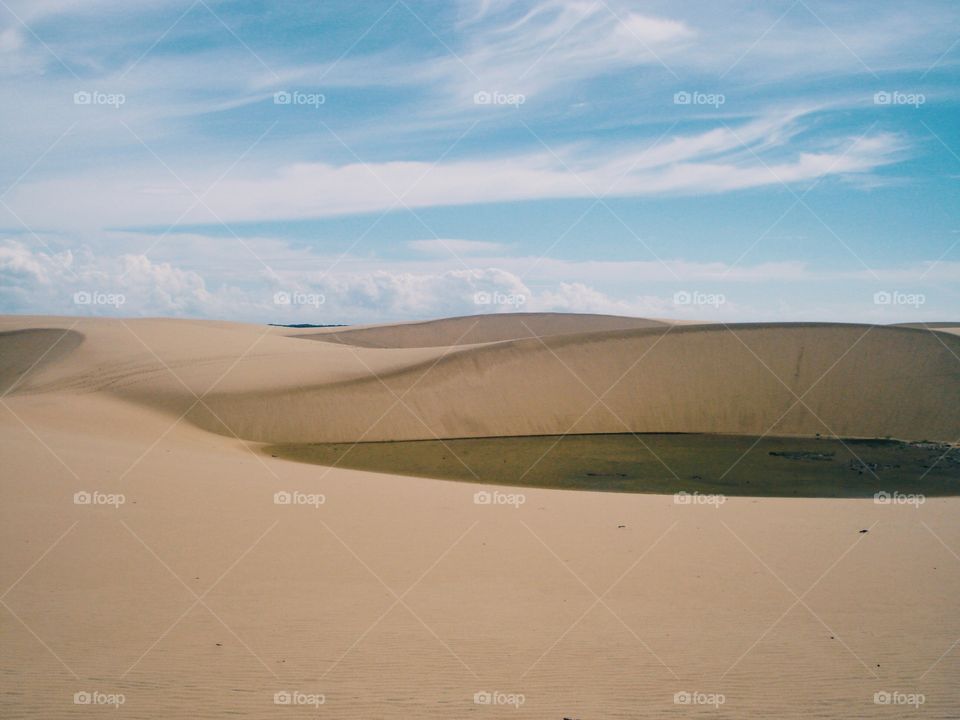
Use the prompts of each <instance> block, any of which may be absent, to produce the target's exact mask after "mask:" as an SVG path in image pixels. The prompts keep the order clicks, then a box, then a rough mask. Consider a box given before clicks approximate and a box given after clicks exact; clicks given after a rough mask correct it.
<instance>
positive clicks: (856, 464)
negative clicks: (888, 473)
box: [847, 460, 900, 475]
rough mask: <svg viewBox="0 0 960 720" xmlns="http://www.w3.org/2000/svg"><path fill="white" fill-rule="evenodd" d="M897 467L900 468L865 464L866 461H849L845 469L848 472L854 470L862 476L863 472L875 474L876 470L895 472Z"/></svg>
mask: <svg viewBox="0 0 960 720" xmlns="http://www.w3.org/2000/svg"><path fill="white" fill-rule="evenodd" d="M899 467H900V466H899V465H891V464H889V463H875V462H867V461H866V460H851V461H850V462H849V463H847V468H848V469H849V470H856V471H857V472H858V473H860V474H861V475H863V471H864V470H869V471H871V472H876V471H877V470H896V469H898V468H899Z"/></svg>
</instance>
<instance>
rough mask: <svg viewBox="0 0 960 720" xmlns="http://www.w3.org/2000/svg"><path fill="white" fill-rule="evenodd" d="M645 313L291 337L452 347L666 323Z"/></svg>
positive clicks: (464, 320)
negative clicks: (640, 316) (636, 315)
mask: <svg viewBox="0 0 960 720" xmlns="http://www.w3.org/2000/svg"><path fill="white" fill-rule="evenodd" d="M668 325H670V323H667V322H663V321H661V320H652V319H648V318H634V317H621V316H617V315H595V314H575V313H498V314H495V315H467V316H463V317H453V318H442V319H439V320H427V321H424V322H413V323H397V324H394V325H374V326H368V327H360V328H338V329H335V330H329V329H324V330H323V331H322V332H313V333H301V334H297V335H291V337H296V338H301V339H305V340H319V341H323V342H338V343H343V344H345V345H353V346H355V347H367V348H414V347H454V346H461V345H475V344H480V343H490V342H503V341H506V340H518V339H522V338H531V337H549V336H553V335H568V334H572V333H583V332H601V331H605V330H627V329H641V328H656V327H661V328H663V327H667V326H668Z"/></svg>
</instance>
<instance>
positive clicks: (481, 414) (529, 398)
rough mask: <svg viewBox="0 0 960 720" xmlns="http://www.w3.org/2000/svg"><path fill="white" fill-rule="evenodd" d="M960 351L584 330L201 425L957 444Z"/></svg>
mask: <svg viewBox="0 0 960 720" xmlns="http://www.w3.org/2000/svg"><path fill="white" fill-rule="evenodd" d="M955 354H956V355H960V338H957V339H955V338H954V337H953V336H950V335H946V334H938V335H937V336H934V334H933V333H930V332H927V331H922V330H913V329H906V328H897V327H889V326H869V325H837V324H745V325H732V326H729V327H726V326H685V327H676V326H668V327H666V328H654V329H638V330H618V331H607V332H600V333H580V334H572V335H559V336H554V337H549V338H543V339H541V338H535V339H524V340H513V341H508V342H502V343H494V344H490V345H482V346H475V347H469V348H460V349H457V350H456V351H453V352H450V353H449V354H446V355H443V356H441V357H440V358H439V359H438V360H433V361H427V362H421V363H418V364H415V365H412V366H409V367H403V368H399V369H396V370H393V371H391V372H386V373H383V374H379V376H377V377H373V376H369V375H368V376H367V377H362V378H359V379H353V380H348V381H344V382H338V383H332V384H324V383H322V382H319V383H316V384H312V385H305V386H301V387H300V388H297V389H290V390H283V391H270V392H258V391H256V390H252V391H250V392H231V393H218V392H216V391H214V392H213V393H211V394H210V395H209V396H208V397H207V398H206V399H205V404H206V406H207V407H198V408H195V409H194V410H193V411H191V413H190V414H189V418H190V420H191V421H192V422H194V423H196V424H198V425H200V426H201V427H205V428H207V429H209V430H213V431H215V432H225V428H224V427H223V424H224V423H225V424H226V425H227V426H229V430H230V431H231V432H232V433H236V435H238V436H239V437H241V438H244V439H248V440H256V441H262V442H271V443H320V442H356V441H375V440H423V439H433V438H437V437H440V438H467V437H493V436H525V435H555V434H564V433H578V434H588V433H622V432H638V433H641V432H657V433H666V432H681V433H719V434H743V435H757V436H759V435H764V434H773V435H798V436H814V435H817V434H822V435H826V436H839V437H892V438H899V439H906V440H920V439H925V440H936V441H941V442H956V441H957V440H958V438H960V363H958V362H957V359H956V355H955ZM598 398H600V400H598ZM207 408H209V410H208V409H207Z"/></svg>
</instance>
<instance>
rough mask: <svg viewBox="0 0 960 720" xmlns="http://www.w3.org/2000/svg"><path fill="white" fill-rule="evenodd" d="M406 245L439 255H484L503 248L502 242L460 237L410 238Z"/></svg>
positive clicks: (501, 250) (428, 253)
mask: <svg viewBox="0 0 960 720" xmlns="http://www.w3.org/2000/svg"><path fill="white" fill-rule="evenodd" d="M407 246H408V247H410V248H412V249H413V250H416V251H417V252H421V253H425V254H427V255H440V256H446V257H450V256H451V255H453V256H457V255H460V256H468V255H485V254H489V253H493V252H503V250H504V249H505V248H504V246H503V244H502V243H495V242H483V241H481V240H462V239H455V238H454V239H450V238H448V239H443V238H435V239H432V240H411V241H410V242H408V243H407Z"/></svg>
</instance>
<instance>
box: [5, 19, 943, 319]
mask: <svg viewBox="0 0 960 720" xmlns="http://www.w3.org/2000/svg"><path fill="white" fill-rule="evenodd" d="M758 5H759V7H758ZM958 40H960V6H957V5H956V3H954V2H934V1H929V0H924V1H921V2H916V3H911V4H910V5H909V6H905V5H904V4H903V3H895V2H855V1H851V2H845V3H830V2H821V1H815V0H795V1H784V2H779V1H771V2H768V3H762V4H758V3H753V2H747V1H746V0H744V1H735V0H731V1H730V2H724V3H714V2H705V1H699V2H692V1H689V2H683V1H680V2H676V1H674V2H636V1H634V2H625V1H617V0H597V1H595V2H592V1H590V0H583V1H580V0H575V1H568V2H559V1H554V0H541V1H540V2H521V1H513V2H505V1H501V0H463V1H456V0H444V1H443V2H430V1H424V2H413V1H412V0H397V1H396V2H390V1H387V2H379V1H373V0H371V1H369V2H363V3H356V2H324V3H287V2H272V3H268V2H244V1H236V2H217V1H216V0H196V1H194V2H191V1H189V0H157V1H155V2H151V3H129V2H120V1H119V0H83V1H81V0H3V1H2V2H0V83H2V90H3V94H4V98H5V102H4V103H2V104H0V116H2V118H0V119H2V124H3V128H4V140H5V141H4V142H3V143H0V155H2V158H0V188H2V189H0V201H2V202H0V281H2V284H0V312H8V313H55V314H69V315H86V314H99V315H112V314H120V315H168V316H183V317H214V318H226V319H236V320H250V321H258V322H260V321H270V322H315V323H324V322H331V323H338V322H346V323H355V322H382V321H391V320H403V319H416V318H425V317H437V316H443V315H453V314H470V313H476V312H497V311H499V312H503V311H512V310H531V311H534V310H537V311H538V310H555V311H576V312H610V313H621V314H632V315H650V316H655V317H676V318H701V319H708V320H709V319H717V320H724V321H731V320H743V321H748V320H848V321H870V322H909V321H919V320H956V319H960V282H958V280H960V202H958V197H960V194H958V181H960V123H958V118H960V114H958V102H960V97H958V96H960V83H958V74H960V73H958V63H960V43H958ZM110 298H113V301H112V302H111V301H109V299H110ZM117 298H122V302H121V301H118V300H116V299H117Z"/></svg>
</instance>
